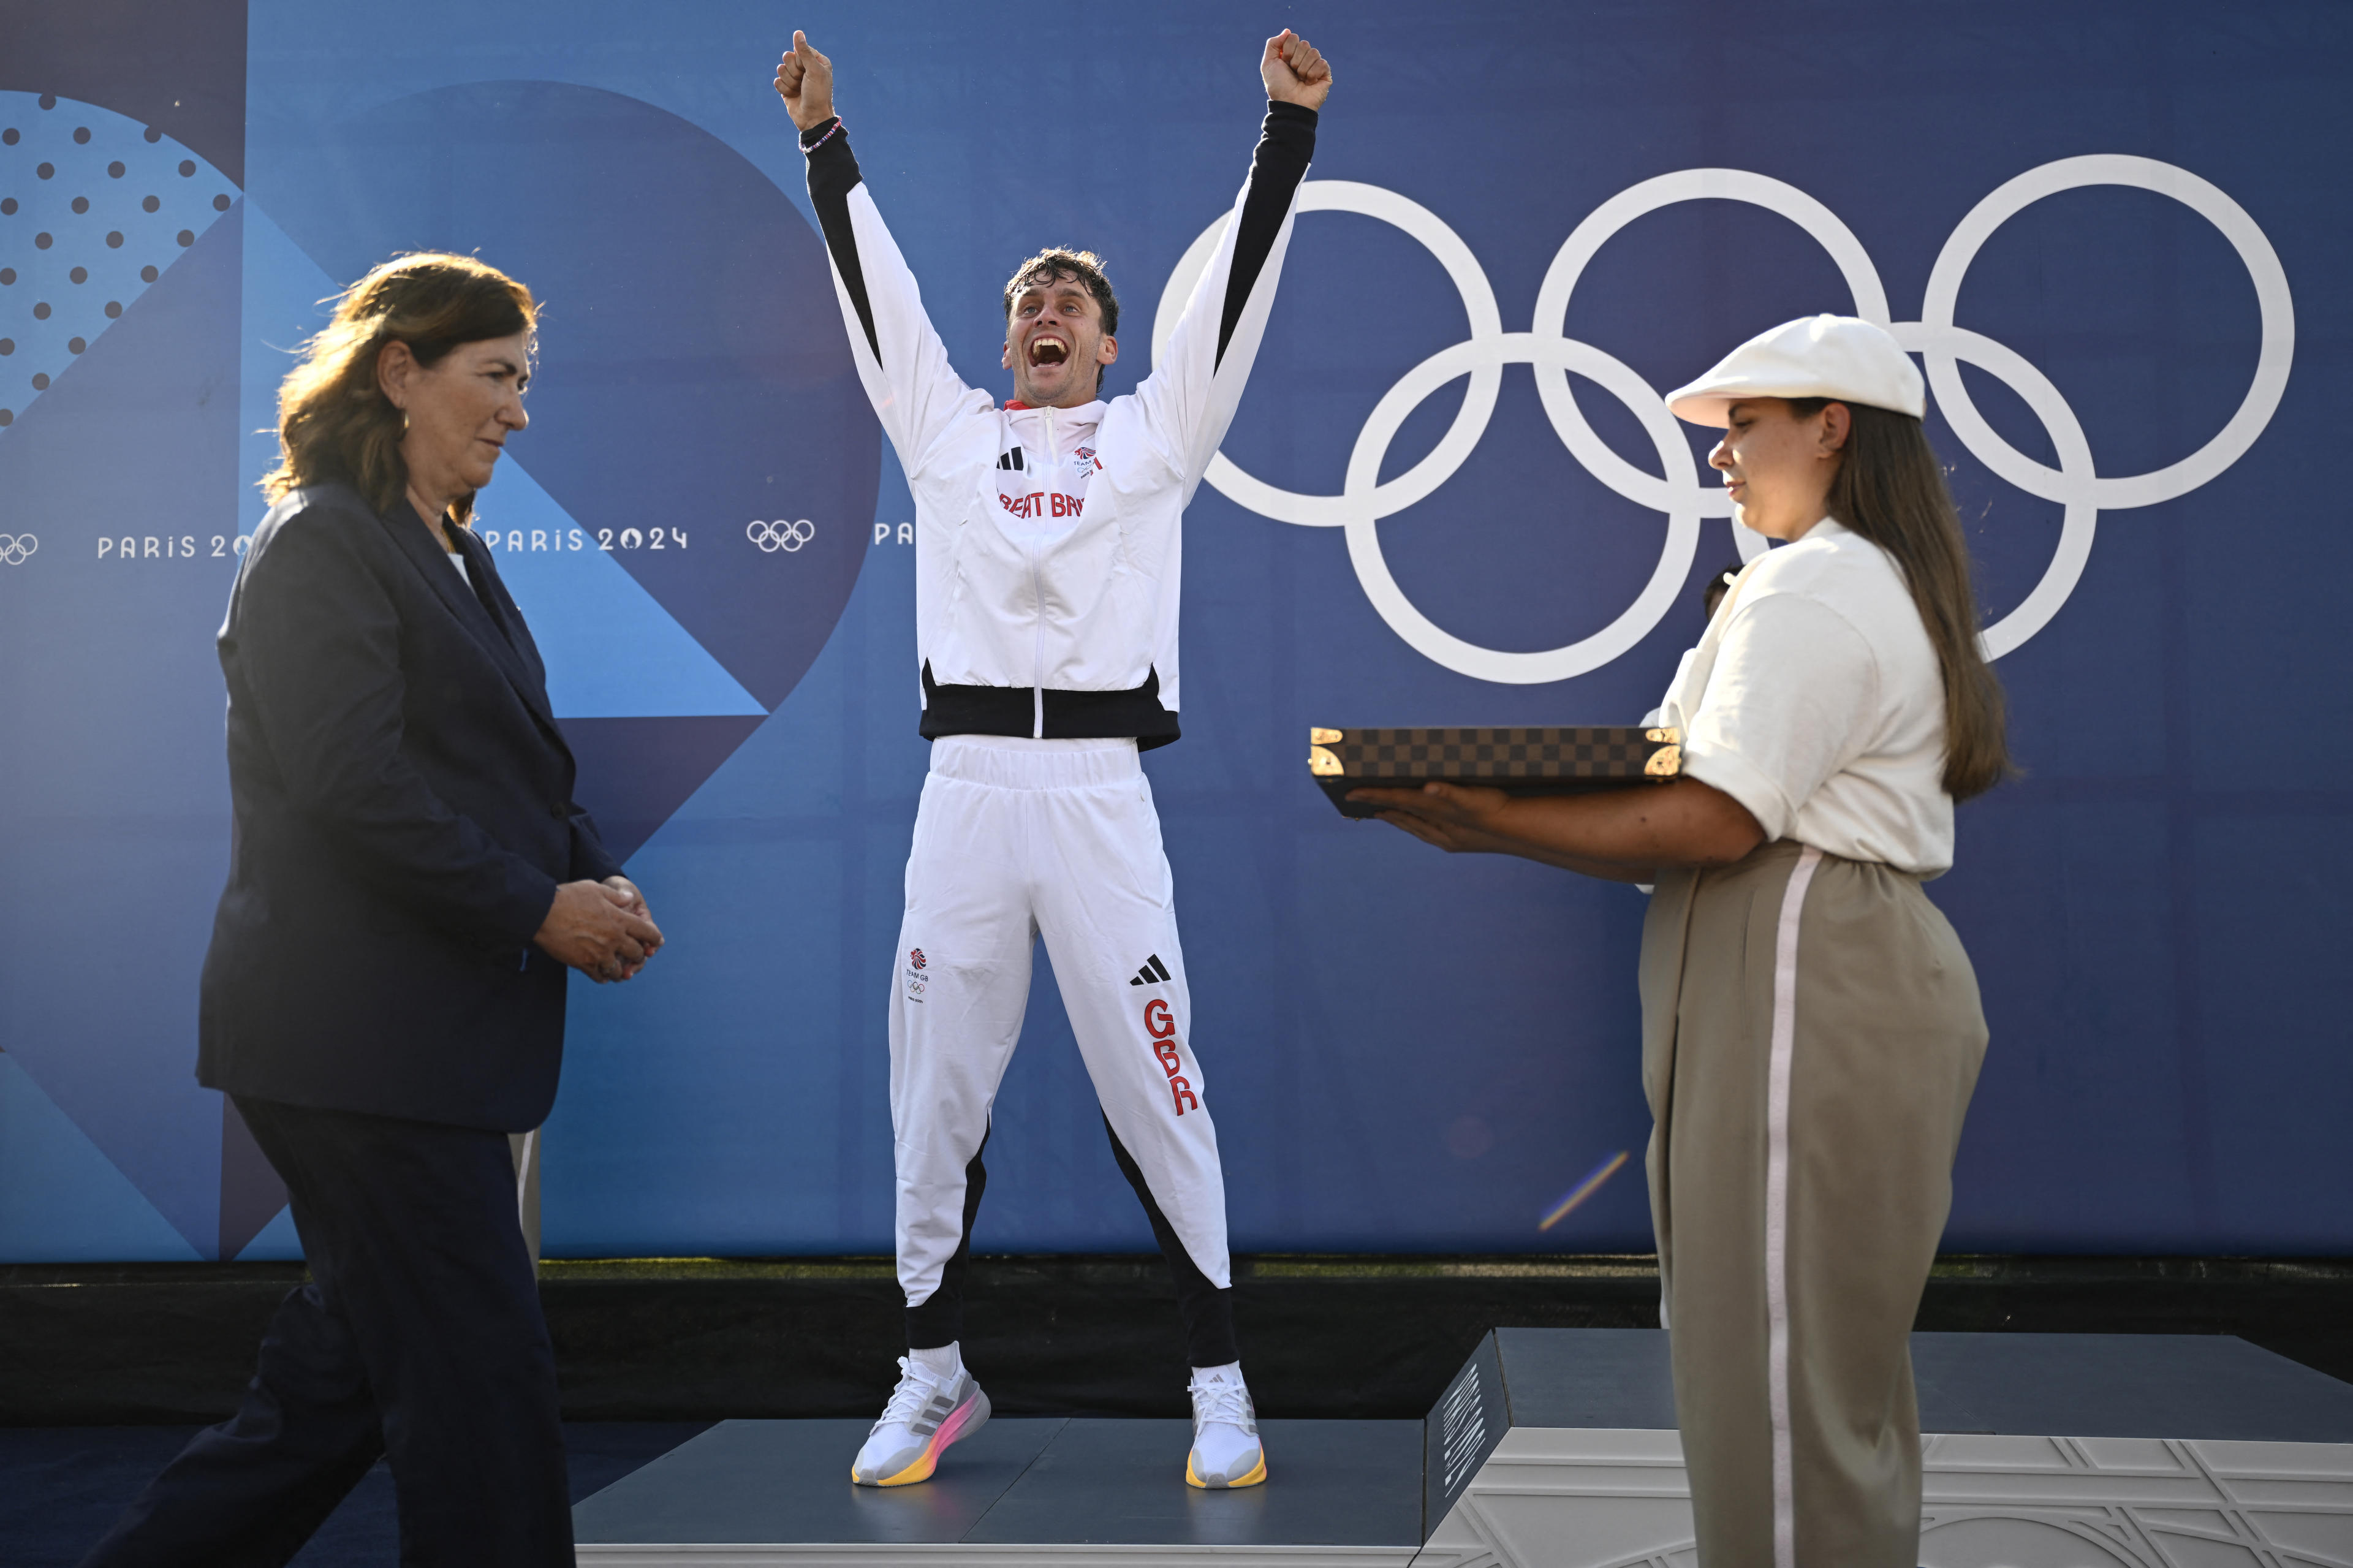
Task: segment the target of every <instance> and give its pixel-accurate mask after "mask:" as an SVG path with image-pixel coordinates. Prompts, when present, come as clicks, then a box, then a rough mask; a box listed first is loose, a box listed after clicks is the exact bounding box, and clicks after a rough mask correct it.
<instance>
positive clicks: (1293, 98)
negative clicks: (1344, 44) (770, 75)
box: [776, 27, 1332, 123]
mask: <svg viewBox="0 0 2353 1568" xmlns="http://www.w3.org/2000/svg"><path fill="white" fill-rule="evenodd" d="M793 37H794V39H795V41H796V42H797V41H798V40H799V37H800V35H799V34H797V33H796V34H795V35H793ZM785 58H786V59H790V58H792V57H791V56H790V55H786V57H785ZM1258 74H1259V76H1260V78H1261V79H1263V80H1264V81H1265V83H1266V96H1267V97H1268V98H1270V99H1271V100H1274V101H1275V102H1277V103H1295V104H1297V105H1299V106H1300V107H1301V108H1302V109H1321V108H1323V107H1324V97H1325V95H1326V94H1328V93H1330V92H1331V90H1332V63H1331V62H1330V61H1329V60H1327V59H1325V58H1324V57H1323V56H1322V55H1320V54H1318V53H1316V50H1315V46H1314V45H1313V44H1311V43H1309V42H1308V41H1307V40H1306V39H1304V38H1303V37H1300V36H1299V35H1298V34H1296V33H1294V32H1293V31H1292V30H1291V29H1290V28H1288V27H1285V28H1284V29H1283V30H1282V32H1280V33H1278V34H1276V35H1275V36H1274V37H1271V38H1269V39H1268V40H1267V41H1266V55H1265V58H1262V59H1261V60H1260V61H1259V62H1258ZM784 84H785V79H784V75H783V73H782V72H778V73H777V76H776V86H777V89H779V90H782V89H783V87H784ZM832 97H833V74H832V71H831V69H830V68H828V70H827V73H826V98H827V100H828V102H830V101H831V100H832ZM826 112H827V113H828V114H829V113H831V112H832V110H827V111H826ZM793 118H794V119H795V120H798V119H800V111H799V110H794V111H793ZM805 123H813V122H805Z"/></svg>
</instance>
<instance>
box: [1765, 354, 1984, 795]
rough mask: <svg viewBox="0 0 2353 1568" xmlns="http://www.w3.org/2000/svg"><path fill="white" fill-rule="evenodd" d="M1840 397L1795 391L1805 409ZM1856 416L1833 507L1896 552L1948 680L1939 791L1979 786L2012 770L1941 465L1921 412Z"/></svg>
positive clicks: (1978, 791) (1866, 409)
mask: <svg viewBox="0 0 2353 1568" xmlns="http://www.w3.org/2000/svg"><path fill="white" fill-rule="evenodd" d="M1833 402H1840V403H1844V399H1839V398H1828V397H1803V398H1797V397H1793V398H1791V399H1789V411H1790V412H1791V413H1792V414H1794V415H1796V416H1798V417H1799V418H1801V419H1803V418H1810V417H1811V416H1813V415H1815V414H1818V413H1820V411H1821V410H1822V409H1823V408H1825V407H1827V406H1828V405H1830V404H1831V403H1833ZM1845 407H1846V410H1847V413H1848V414H1849V415H1850V416H1852V419H1853V425H1852V429H1851V431H1850V433H1849V434H1848V436H1847V438H1846V456H1845V457H1844V458H1843V459H1842V460H1841V462H1840V463H1839V471H1838V477H1837V478H1836V479H1832V480H1831V493H1830V500H1829V502H1828V505H1827V510H1829V512H1830V515H1831V516H1832V517H1834V518H1836V519H1837V520H1838V521H1840V522H1841V523H1843V524H1844V525H1845V526H1847V527H1848V528H1851V529H1852V530H1854V531H1855V532H1857V533H1859V534H1861V535H1862V536H1863V537H1864V538H1865V539H1868V540H1870V541H1871V542H1873V544H1876V545H1878V546H1879V547H1880V548H1881V549H1882V550H1884V551H1886V552H1887V553H1888V554H1889V555H1891V556H1893V557H1894V561H1895V564H1896V566H1897V567H1898V568H1899V569H1900V570H1901V571H1902V572H1903V574H1904V581H1905V584H1906V585H1907V586H1908V587H1910V589H1911V590H1912V602H1913V603H1914V604H1915V605H1918V606H1919V610H1920V619H1921V621H1922V623H1923V624H1925V625H1926V626H1927V628H1928V641H1929V642H1930V643H1931V644H1933V645H1934V646H1935V647H1936V663H1937V666H1938V668H1939V669H1940V670H1941V671H1942V673H1943V676H1944V682H1945V793H1946V794H1947V795H1951V796H1952V797H1953V798H1954V799H1955V800H1967V799H1968V798H1969V797H1970V796H1971V795H1983V794H1985V792H1986V791H1988V790H1989V789H1991V788H1993V786H1994V785H1996V784H2000V783H2001V781H2002V780H2004V779H2006V778H2009V777H2010V776H2011V775H2012V774H2013V773H2016V772H2017V771H2018V770H2017V769H2016V767H2014V766H2013V765H2012V763H2011V762H2010V742H2009V741H2008V739H2007V738H2006V737H2005V736H2004V734H2003V732H2002V731H2003V710H2004V706H2005V705H2004V703H2003V700H2002V692H2001V680H2000V677H1998V676H1996V675H1995V674H1994V672H1993V666H1992V665H1990V664H1989V663H1987V662H1986V657H1985V648H1984V646H1983V645H1982V644H1981V643H1980V642H1979V641H1978V619H1979V615H1978V597H1977V591H1976V590H1975V588H1973V587H1972V586H1971V584H1970V582H1969V549H1968V542H1967V541H1965V540H1964V539H1963V538H1962V536H1961V517H1960V512H1959V511H1958V510H1957V509H1956V508H1955V507H1954V505H1953V492H1952V491H1951V490H1950V489H1947V487H1946V484H1945V471H1944V469H1943V468H1941V467H1939V466H1938V464H1937V462H1936V450H1935V448H1933V447H1930V446H1929V445H1928V435H1927V432H1926V431H1925V430H1923V429H1922V428H1921V427H1920V421H1918V420H1917V419H1915V418H1913V417H1912V416H1910V415H1908V414H1900V413H1897V412H1895V411H1894V410H1893V409H1888V408H1873V407H1872V406H1871V405H1868V404H1862V403H1846V404H1845Z"/></svg>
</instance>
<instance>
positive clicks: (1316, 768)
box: [1307, 731, 1348, 779]
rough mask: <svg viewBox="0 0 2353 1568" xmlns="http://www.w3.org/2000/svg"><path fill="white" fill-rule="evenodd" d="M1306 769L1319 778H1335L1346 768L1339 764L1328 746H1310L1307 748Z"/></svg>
mask: <svg viewBox="0 0 2353 1568" xmlns="http://www.w3.org/2000/svg"><path fill="white" fill-rule="evenodd" d="M1319 732H1322V733H1328V731H1319ZM1307 771H1308V772H1309V773H1314V775H1315V776H1316V777H1317V778H1319V779H1335V778H1338V777H1339V776H1340V775H1341V774H1343V773H1346V772H1347V771H1348V770H1347V769H1345V768H1344V767H1342V766H1341V765H1340V759H1339V758H1338V757H1337V756H1336V755H1335V754H1334V753H1333V752H1332V751H1331V750H1330V749H1329V748H1327V747H1324V746H1310V747H1308V748H1307Z"/></svg>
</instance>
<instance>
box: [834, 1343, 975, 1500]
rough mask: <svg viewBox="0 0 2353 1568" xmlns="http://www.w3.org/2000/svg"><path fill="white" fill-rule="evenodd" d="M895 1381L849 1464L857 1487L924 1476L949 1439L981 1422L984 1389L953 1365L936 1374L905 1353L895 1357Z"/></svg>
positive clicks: (936, 1464)
mask: <svg viewBox="0 0 2353 1568" xmlns="http://www.w3.org/2000/svg"><path fill="white" fill-rule="evenodd" d="M899 1374H900V1375H899V1386H898V1387H897V1388H895V1389H893V1390H892V1392H891V1402H890V1403H889V1404H888V1405H884V1406H883V1407H882V1419H881V1420H880V1421H877V1422H876V1423H874V1428H873V1430H872V1431H871V1432H869V1433H868V1434H867V1435H866V1446H865V1447H862V1448H860V1449H859V1450H858V1458H857V1459H856V1460H855V1461H854V1462H853V1463H852V1464H851V1465H850V1467H849V1479H851V1480H853V1481H855V1482H857V1483H858V1484H859V1485H860V1486H861V1487H903V1486H906V1485H907V1484H909V1483H910V1482H913V1481H927V1480H929V1479H932V1472H933V1470H934V1469H936V1468H938V1467H939V1462H940V1456H941V1455H942V1454H943V1453H944V1452H946V1450H947V1447H948V1445H949V1444H951V1443H954V1442H956V1441H957V1440H959V1439H961V1438H965V1437H969V1436H972V1435H973V1434H974V1433H975V1432H977V1431H979V1430H980V1429H981V1427H982V1426H984V1425H986V1424H987V1420H988V1395H987V1394H983V1393H982V1392H981V1391H980V1384H977V1383H975V1382H974V1381H973V1377H972V1373H968V1372H966V1371H965V1370H964V1369H963V1368H962V1367H961V1366H959V1367H958V1368H957V1369H956V1370H955V1373H954V1374H953V1375H952V1376H949V1377H946V1378H944V1379H943V1378H941V1377H940V1376H938V1375H937V1374H935V1373H933V1372H932V1371H931V1369H930V1368H928V1367H925V1366H923V1365H922V1364H921V1363H917V1362H916V1361H914V1360H913V1358H911V1357H908V1356H901V1357H900V1358H899Z"/></svg>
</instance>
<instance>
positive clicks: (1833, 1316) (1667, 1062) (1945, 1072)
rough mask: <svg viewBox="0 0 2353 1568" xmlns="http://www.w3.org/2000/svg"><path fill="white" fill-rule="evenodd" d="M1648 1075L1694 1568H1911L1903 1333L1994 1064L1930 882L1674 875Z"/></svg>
mask: <svg viewBox="0 0 2353 1568" xmlns="http://www.w3.org/2000/svg"><path fill="white" fill-rule="evenodd" d="M1641 987H1642V1080H1643V1089H1644V1091H1645V1092H1646V1094H1647V1095H1648V1097H1649V1099H1650V1103H1651V1116H1652V1118H1653V1120H1654V1127H1653V1131H1652V1132H1651V1147H1650V1155H1649V1171H1650V1178H1651V1222H1652V1225H1653V1226H1654V1227H1655V1228H1656V1230H1657V1234H1658V1242H1659V1274H1660V1279H1661V1284H1662V1303H1661V1307H1662V1318H1663V1320H1664V1321H1665V1324H1666V1327H1667V1329H1668V1331H1669V1332H1670V1335H1671V1337H1672V1352H1673V1359H1674V1381H1675V1418H1676V1422H1677V1424H1678V1425H1679V1426H1681V1427H1682V1429H1683V1457H1684V1459H1685V1461H1686V1463H1687V1465H1688V1466H1689V1469H1690V1476H1691V1487H1692V1512H1693V1515H1694V1521H1695V1522H1696V1524H1697V1526H1698V1539H1699V1562H1700V1565H1701V1568H1751V1565H1754V1568H1914V1565H1915V1564H1916V1563H1918V1562H1919V1560H1920V1559H1919V1556H1918V1551H1919V1542H1920V1418H1919V1412H1918V1408H1917V1405H1915V1399H1914V1394H1913V1385H1912V1358H1911V1352H1910V1348H1909V1342H1908V1339H1907V1336H1908V1335H1909V1333H1910V1331H1911V1329H1912V1321H1913V1316H1914V1314H1915V1311H1916V1310H1918V1308H1919V1304H1920V1292H1921V1290H1922V1289H1923V1287H1924V1286H1925V1285H1926V1282H1927V1277H1928V1267H1929V1265H1930V1264H1931V1263H1932V1262H1933V1261H1934V1260H1935V1258H1936V1242H1937V1238H1938V1237H1940V1236H1941V1235H1942V1234H1943V1232H1944V1228H1945V1217H1946V1215H1947V1211H1948V1210H1949V1209H1950V1207H1951V1205H1952V1169H1953V1155H1954V1152H1955V1150H1956V1148H1957V1145H1958V1143H1959V1141H1960V1134H1961V1119H1962V1116H1963V1114H1964V1113H1965V1112H1966V1111H1967V1110H1968V1103H1969V1095H1970V1093H1971V1091H1972V1090H1973V1089H1975V1088H1976V1085H1977V1077H1978V1065H1979V1064H1980V1063H1981V1062H1982V1061H1983V1059H1984V1057H1985V1047H1986V1026H1985V1017H1984V1014H1983V1013H1982V1012H1981V1011H1980V1009H1979V1007H1978V987H1977V977H1976V975H1975V973H1973V972H1972V971H1971V970H1970V968H1969V961H1968V954H1967V953H1965V952H1962V951H1961V944H1960V941H1959V939H1958V938H1957V937H1956V936H1955V935H1954V934H1953V929H1952V927H1951V926H1950V925H1948V924H1947V923H1946V921H1945V917H1944V916H1943V915H1942V914H1941V913H1940V912H1938V910H1937V909H1936V906H1935V905H1934V904H1932V903H1930V902H1929V901H1928V899H1927V897H1926V894H1924V893H1923V892H1922V891H1921V889H1920V883H1919V879H1917V878H1915V877H1910V876H1907V875H1905V874H1904V873H1903V872H1900V871H1896V870H1894V869H1891V868H1888V867H1885V866H1881V865H1874V864H1870V863H1866V862H1861V861H1853V860H1842V859H1840V858H1838V857H1836V856H1832V855H1825V854H1823V853H1822V852H1821V851H1820V850H1819V849H1814V848H1810V847H1805V846H1802V845H1798V844H1791V843H1786V842H1785V843H1775V844H1768V845H1766V846H1764V847H1760V848H1759V849H1757V851H1756V852H1755V853H1754V854H1752V855H1750V856H1749V857H1748V858H1746V859H1744V860H1742V861H1741V862H1739V863H1738V864H1737V865H1734V866H1729V867H1725V868H1717V869H1712V870H1705V871H1677V872H1669V873H1666V874H1664V875H1663V876H1662V879H1661V880H1660V882H1659V885H1658V889H1657V890H1656V892H1655V893H1654V894H1653V895H1652V898H1651V910H1650V915H1649V919H1648V921H1647V923H1646V924H1645V926H1644V928H1643V932H1642V960H1641Z"/></svg>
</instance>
